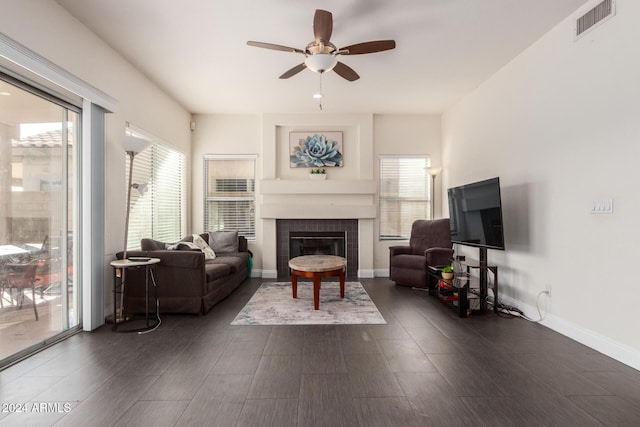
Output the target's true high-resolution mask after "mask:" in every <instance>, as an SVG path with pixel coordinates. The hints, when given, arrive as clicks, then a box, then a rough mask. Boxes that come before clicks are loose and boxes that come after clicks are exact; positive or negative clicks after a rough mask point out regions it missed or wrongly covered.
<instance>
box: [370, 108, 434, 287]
mask: <svg viewBox="0 0 640 427" xmlns="http://www.w3.org/2000/svg"><path fill="white" fill-rule="evenodd" d="M373 139H374V162H375V176H376V179H377V177H378V175H379V169H380V165H379V161H378V159H379V156H380V155H383V154H402V155H425V154H426V155H429V156H430V157H431V165H432V166H434V167H438V166H440V158H441V151H440V150H441V140H440V139H441V135H440V116H439V115H382V114H377V115H375V116H374V119H373ZM441 182H442V180H441V178H440V177H436V185H435V187H436V188H435V192H434V198H435V202H436V204H435V217H436V218H440V217H441V203H439V202H440V200H439V196H440V194H441V192H442V186H441ZM379 230H380V227H379V224H378V220H376V221H375V226H374V232H375V233H376V235H375V236H374V242H375V246H374V264H375V270H376V271H375V274H376V276H381V277H388V276H389V246H394V245H407V244H408V241H407V240H384V241H380V240H379V239H378V235H379Z"/></svg>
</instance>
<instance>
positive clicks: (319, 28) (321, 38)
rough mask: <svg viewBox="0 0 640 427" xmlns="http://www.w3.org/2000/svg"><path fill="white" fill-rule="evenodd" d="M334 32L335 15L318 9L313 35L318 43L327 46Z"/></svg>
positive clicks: (314, 17)
mask: <svg viewBox="0 0 640 427" xmlns="http://www.w3.org/2000/svg"><path fill="white" fill-rule="evenodd" d="M332 32H333V15H332V14H331V12H327V11H326V10H322V9H317V10H316V13H315V15H314V16H313V35H314V37H315V39H316V43H321V42H322V43H323V44H327V43H328V42H329V40H330V39H331V33H332Z"/></svg>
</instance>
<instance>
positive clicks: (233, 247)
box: [209, 230, 238, 254]
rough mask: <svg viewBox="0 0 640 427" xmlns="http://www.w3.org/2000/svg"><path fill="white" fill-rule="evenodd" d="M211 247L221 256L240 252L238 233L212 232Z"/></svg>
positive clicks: (210, 235)
mask: <svg viewBox="0 0 640 427" xmlns="http://www.w3.org/2000/svg"><path fill="white" fill-rule="evenodd" d="M209 246H211V247H212V248H213V250H214V251H216V252H217V253H221V254H223V253H227V254H228V253H236V252H238V231H237V230H234V231H210V232H209Z"/></svg>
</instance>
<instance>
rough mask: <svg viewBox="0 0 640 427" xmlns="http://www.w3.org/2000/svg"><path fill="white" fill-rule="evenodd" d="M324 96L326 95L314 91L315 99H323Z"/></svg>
mask: <svg viewBox="0 0 640 427" xmlns="http://www.w3.org/2000/svg"><path fill="white" fill-rule="evenodd" d="M323 96H324V95H322V94H321V93H314V94H313V97H314V98H315V99H322V97H323Z"/></svg>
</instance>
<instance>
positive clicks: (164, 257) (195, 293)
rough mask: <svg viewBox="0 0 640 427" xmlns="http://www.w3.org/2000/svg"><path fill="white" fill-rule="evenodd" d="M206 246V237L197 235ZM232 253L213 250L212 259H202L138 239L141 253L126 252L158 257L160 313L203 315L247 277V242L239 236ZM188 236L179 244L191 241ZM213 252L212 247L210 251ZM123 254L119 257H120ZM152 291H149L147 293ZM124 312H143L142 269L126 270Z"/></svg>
mask: <svg viewBox="0 0 640 427" xmlns="http://www.w3.org/2000/svg"><path fill="white" fill-rule="evenodd" d="M200 236H201V237H202V238H203V239H204V240H205V241H206V242H207V243H209V234H208V233H203V234H201V235H200ZM237 240H238V246H237V250H236V251H235V252H225V251H219V252H218V251H216V257H215V259H209V260H205V255H204V253H202V251H200V250H194V249H190V248H188V247H186V245H180V247H179V248H177V249H175V250H168V249H167V246H168V244H167V243H164V242H159V241H156V240H152V239H142V240H141V250H139V251H127V257H153V258H160V263H159V264H158V265H157V267H156V271H155V273H154V277H155V280H156V284H157V292H158V300H159V304H160V312H161V313H193V314H204V313H206V312H208V311H209V310H210V309H211V307H213V306H214V305H215V304H216V303H218V302H219V301H221V300H222V299H224V298H225V297H226V296H228V295H229V294H230V293H231V292H233V291H234V290H235V289H236V288H237V287H238V286H240V284H241V283H242V282H243V281H244V280H245V279H246V278H247V277H248V275H249V257H250V253H249V251H248V248H247V240H246V239H245V238H244V237H242V236H238V237H237ZM192 241H193V238H192V237H191V236H189V237H187V238H184V239H183V240H182V241H181V242H192ZM213 249H214V251H215V247H214V248H213ZM121 257H122V254H121V253H120V254H118V258H121ZM151 292H153V290H152V289H151V290H150V293H151ZM124 311H125V313H127V314H134V313H142V312H144V311H145V280H144V270H143V269H140V270H127V278H126V287H125V299H124Z"/></svg>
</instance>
